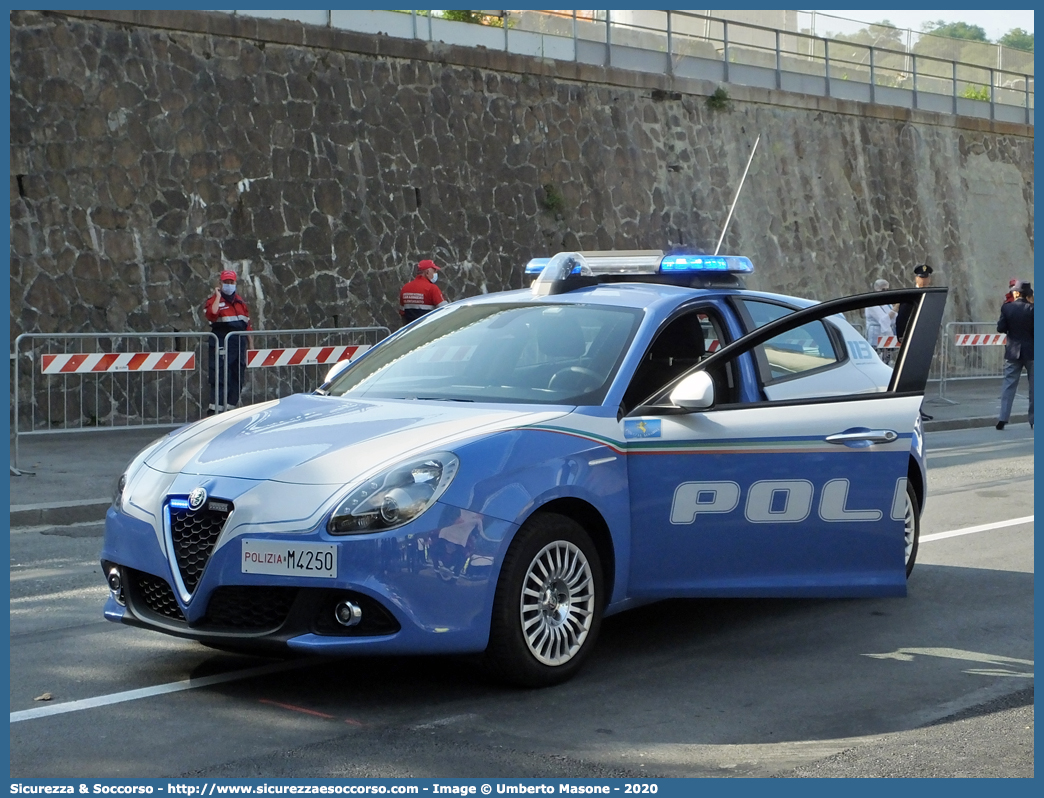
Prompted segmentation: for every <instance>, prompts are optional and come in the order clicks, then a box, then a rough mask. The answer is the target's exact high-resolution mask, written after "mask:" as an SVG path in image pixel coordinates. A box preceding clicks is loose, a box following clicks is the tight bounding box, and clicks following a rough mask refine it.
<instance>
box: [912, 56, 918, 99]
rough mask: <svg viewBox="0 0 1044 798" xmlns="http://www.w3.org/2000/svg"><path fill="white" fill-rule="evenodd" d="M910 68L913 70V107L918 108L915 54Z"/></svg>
mask: <svg viewBox="0 0 1044 798" xmlns="http://www.w3.org/2000/svg"><path fill="white" fill-rule="evenodd" d="M910 68H911V70H912V71H913V107H914V108H918V107H919V106H918V104H917V56H916V55H915V56H914V57H913V58H911V59H910Z"/></svg>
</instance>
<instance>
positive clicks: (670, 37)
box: [667, 9, 779, 78]
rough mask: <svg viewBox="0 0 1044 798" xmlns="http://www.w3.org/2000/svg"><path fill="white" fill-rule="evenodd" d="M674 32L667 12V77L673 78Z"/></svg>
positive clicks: (669, 14)
mask: <svg viewBox="0 0 1044 798" xmlns="http://www.w3.org/2000/svg"><path fill="white" fill-rule="evenodd" d="M673 35H674V32H673V31H672V30H671V12H670V9H668V10H667V75H668V76H669V77H672V78H673V77H674V39H673ZM776 37H777V39H776V40H777V41H779V38H778V37H779V33H778V32H777V33H776Z"/></svg>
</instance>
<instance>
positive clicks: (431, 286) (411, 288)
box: [399, 260, 446, 324]
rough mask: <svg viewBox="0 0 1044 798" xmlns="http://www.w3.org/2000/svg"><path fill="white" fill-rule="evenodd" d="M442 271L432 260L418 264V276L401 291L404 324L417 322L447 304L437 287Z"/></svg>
mask: <svg viewBox="0 0 1044 798" xmlns="http://www.w3.org/2000/svg"><path fill="white" fill-rule="evenodd" d="M440 271H442V270H441V269H440V268H439V267H438V266H436V265H435V261H432V260H422V261H421V262H420V263H418V264H417V276H416V277H415V278H413V279H412V280H410V281H409V282H408V283H406V285H404V286H403V287H402V290H401V291H399V315H400V316H402V321H403V324H409V323H410V322H411V321H416V320H417V319H419V318H420V317H421V316H423V315H424V314H425V313H430V312H431V311H433V310H435V308H437V307H440V306H442V305H445V304H446V299H445V297H443V296H442V291H440V290H439V289H438V287H437V286H436V285H435V283H436V282H437V281H438V279H439V272H440Z"/></svg>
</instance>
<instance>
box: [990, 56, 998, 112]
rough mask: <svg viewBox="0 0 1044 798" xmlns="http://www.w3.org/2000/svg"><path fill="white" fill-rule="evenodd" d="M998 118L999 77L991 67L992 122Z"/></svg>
mask: <svg viewBox="0 0 1044 798" xmlns="http://www.w3.org/2000/svg"><path fill="white" fill-rule="evenodd" d="M996 118H997V77H996V73H995V72H994V71H993V67H990V121H991V122H992V121H993V120H994V119H996Z"/></svg>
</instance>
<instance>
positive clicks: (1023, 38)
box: [997, 28, 1033, 53]
mask: <svg viewBox="0 0 1044 798" xmlns="http://www.w3.org/2000/svg"><path fill="white" fill-rule="evenodd" d="M997 44H1000V45H1002V46H1003V47H1011V48H1012V49H1014V50H1025V51H1026V52H1028V53H1032V52H1033V34H1032V33H1026V31H1024V30H1023V29H1022V28H1012V29H1011V30H1010V31H1008V32H1007V33H1005V34H1004V35H1003V36H1001V37H1000V39H998V40H997Z"/></svg>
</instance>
